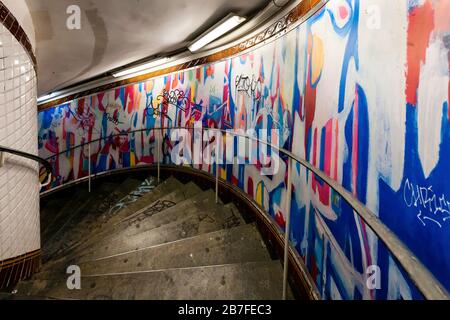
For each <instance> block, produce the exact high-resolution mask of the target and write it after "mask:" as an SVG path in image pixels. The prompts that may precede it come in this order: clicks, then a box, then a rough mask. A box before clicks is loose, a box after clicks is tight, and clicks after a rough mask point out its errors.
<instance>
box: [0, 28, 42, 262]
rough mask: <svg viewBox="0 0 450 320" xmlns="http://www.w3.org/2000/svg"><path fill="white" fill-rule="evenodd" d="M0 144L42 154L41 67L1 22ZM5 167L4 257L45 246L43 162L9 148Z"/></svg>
mask: <svg viewBox="0 0 450 320" xmlns="http://www.w3.org/2000/svg"><path fill="white" fill-rule="evenodd" d="M0 145H1V146H6V147H10V148H14V149H18V150H22V151H25V152H28V153H32V154H36V155H37V107H36V73H35V71H34V68H33V65H32V62H31V60H30V58H29V57H28V55H27V53H26V51H25V50H24V49H23V47H22V46H21V44H20V43H19V42H18V41H17V40H16V38H15V37H14V36H13V35H12V34H11V33H10V32H9V30H7V29H6V28H5V27H4V26H3V25H2V24H0ZM4 156H5V158H6V159H5V165H4V166H3V167H0V260H4V259H8V258H12V257H16V256H18V255H21V254H23V253H26V252H29V251H33V250H36V249H39V248H40V231H39V228H40V226H39V181H38V164H37V163H36V162H34V161H32V160H28V159H25V158H21V157H18V156H14V155H9V154H5V155H4Z"/></svg>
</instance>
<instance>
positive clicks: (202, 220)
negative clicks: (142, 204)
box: [78, 190, 244, 258]
mask: <svg viewBox="0 0 450 320" xmlns="http://www.w3.org/2000/svg"><path fill="white" fill-rule="evenodd" d="M197 198H198V199H197V201H198V203H197V204H198V205H197V204H196V203H194V201H195V200H194V201H192V199H188V200H186V201H183V202H182V203H180V204H178V205H176V206H174V207H172V208H169V209H166V210H164V211H162V212H159V213H157V214H155V215H154V216H151V217H149V218H148V219H145V220H141V221H133V223H132V224H129V225H126V227H125V228H123V229H116V231H115V232H114V233H111V234H110V235H108V236H107V237H103V238H102V239H97V241H95V242H94V243H92V244H91V245H90V246H89V248H88V250H85V252H83V253H79V255H78V256H79V257H80V256H84V257H85V258H87V257H93V255H94V256H96V257H100V256H105V255H111V254H116V253H119V252H122V251H128V250H132V249H138V248H142V247H145V246H150V245H156V244H159V243H165V242H170V241H175V240H178V239H182V238H186V237H189V236H194V235H198V234H203V233H206V232H211V231H217V230H220V229H227V228H232V227H236V226H239V225H241V224H244V221H243V220H242V218H240V217H239V216H235V214H234V213H232V212H228V211H227V210H226V209H225V208H223V207H222V206H220V205H216V204H215V203H214V192H213V191H212V190H207V191H204V192H202V193H201V194H199V195H198V196H197ZM200 199H202V200H200ZM208 200H209V205H206V204H205V203H207V202H208ZM179 206H181V207H179Z"/></svg>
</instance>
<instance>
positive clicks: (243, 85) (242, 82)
mask: <svg viewBox="0 0 450 320" xmlns="http://www.w3.org/2000/svg"><path fill="white" fill-rule="evenodd" d="M234 85H235V87H236V91H237V92H244V93H246V94H247V95H248V96H249V97H252V98H253V99H255V100H259V99H261V92H262V81H261V78H258V79H256V78H255V75H252V76H251V77H249V76H246V75H243V74H239V75H237V76H236V79H235V81H234Z"/></svg>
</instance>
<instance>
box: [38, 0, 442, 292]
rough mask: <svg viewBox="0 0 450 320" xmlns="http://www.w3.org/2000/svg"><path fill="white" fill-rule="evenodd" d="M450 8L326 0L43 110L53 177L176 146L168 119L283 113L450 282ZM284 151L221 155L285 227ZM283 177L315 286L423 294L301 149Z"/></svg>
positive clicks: (129, 161) (286, 128) (407, 1)
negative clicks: (159, 69)
mask: <svg viewBox="0 0 450 320" xmlns="http://www.w3.org/2000/svg"><path fill="white" fill-rule="evenodd" d="M449 16H450V1H448V0H397V1H390V0H376V1H375V0H330V1H329V2H327V4H326V5H325V6H324V7H322V8H320V10H318V11H317V12H316V13H315V14H314V15H313V16H312V17H310V18H309V19H308V20H307V21H305V22H304V23H303V24H301V25H299V26H298V27H297V28H296V29H294V30H292V31H291V32H289V33H287V34H286V35H284V36H282V37H280V38H278V39H277V40H275V41H273V42H271V43H268V44H265V45H264V46H262V47H259V48H257V49H254V50H253V51H251V52H248V53H246V54H242V55H240V56H238V57H234V58H230V59H228V60H225V61H222V62H218V63H215V64H211V65H207V66H203V67H198V68H195V69H192V70H188V71H184V72H179V73H175V74H170V75H166V76H163V77H159V78H154V79H149V80H147V81H144V82H142V83H138V84H134V85H129V86H126V87H121V88H117V89H113V90H111V91H108V92H103V93H99V94H95V95H92V96H88V97H84V98H81V99H77V100H74V101H71V102H70V103H66V104H63V105H59V106H57V107H54V108H51V109H47V110H44V111H42V112H40V113H39V126H40V131H39V152H40V156H42V157H45V158H47V157H51V156H53V157H51V158H50V160H51V162H52V164H53V166H54V168H55V173H56V177H55V178H54V181H53V182H52V185H51V187H55V186H58V185H60V184H63V183H66V182H68V181H71V180H74V179H78V178H80V177H83V176H86V175H87V174H88V171H89V167H88V166H89V164H88V163H89V161H88V160H89V154H90V157H91V159H90V160H91V161H90V162H91V171H92V172H93V173H97V172H102V171H106V170H111V169H115V168H122V167H129V166H137V165H141V164H151V163H154V161H155V157H156V154H157V153H156V148H158V145H157V141H161V142H162V146H159V147H160V148H161V151H162V152H161V154H162V155H161V157H162V158H163V159H164V161H165V162H168V161H170V160H169V157H168V156H167V155H168V153H169V151H170V150H171V149H172V147H173V143H172V141H171V139H170V138H169V137H170V127H174V126H186V127H191V126H193V125H194V123H197V122H201V123H202V124H203V126H205V127H213V128H220V129H233V130H247V129H251V128H254V129H269V130H270V129H277V130H279V132H281V134H280V137H277V138H279V140H280V145H281V146H282V147H283V148H284V149H287V150H289V151H291V152H292V153H294V154H296V155H297V156H299V157H301V158H304V159H306V160H307V161H309V162H310V163H311V164H312V165H314V166H316V167H318V168H320V169H321V170H322V171H324V172H325V173H326V174H327V175H329V176H330V177H331V178H332V179H334V180H336V181H337V182H339V183H340V184H342V186H344V187H345V188H346V189H347V190H348V191H349V192H351V193H352V194H353V195H354V196H355V197H357V198H358V199H359V200H360V201H361V202H363V203H364V204H366V206H367V207H368V208H369V209H371V210H372V211H373V212H374V213H375V214H377V215H378V216H379V217H380V219H381V220H382V221H383V222H384V223H385V224H386V225H387V226H388V227H389V228H390V229H391V230H393V231H394V232H395V233H396V234H397V235H398V236H399V238H400V239H401V240H402V241H404V242H405V244H406V245H407V246H408V247H409V248H410V249H411V250H412V251H413V252H414V253H415V254H416V255H417V256H418V257H419V258H420V259H421V261H422V262H423V263H424V264H425V265H426V266H427V267H428V268H429V269H430V271H431V272H432V273H433V274H434V275H435V276H436V277H437V278H438V279H439V280H440V281H441V283H442V284H443V285H444V286H445V287H446V288H447V289H448V290H450V272H449V270H450V244H449V241H447V234H448V230H449V228H450V226H449V223H450V220H449V221H447V220H448V219H449V216H450V186H449V185H448V184H447V183H446V182H447V180H448V179H449V178H450V175H449V173H447V169H448V168H449V166H448V163H450V162H449V161H450V149H449V148H450V147H449V145H450V108H449V96H450V77H449V65H450V51H449V50H450V20H449V19H448V17H449ZM155 127H167V128H168V129H164V130H162V132H160V131H156V130H152V129H153V128H155ZM136 130H139V131H136ZM269 138H270V137H269ZM90 141H94V142H93V143H91V146H90V153H89V151H88V149H87V148H88V146H87V145H85V144H86V143H88V142H90ZM78 145H83V146H82V147H79V148H74V149H69V147H71V146H78ZM67 149H69V150H68V151H66V150H67ZM60 152H63V153H60ZM281 156H282V155H281ZM282 158H283V156H282ZM283 160H284V161H282V162H281V165H280V168H279V172H278V174H276V175H261V174H260V170H261V168H260V166H258V165H232V164H225V165H223V166H221V167H220V175H221V177H222V178H224V179H227V180H228V181H229V182H231V183H234V184H235V185H237V186H239V187H240V188H242V189H243V190H244V191H245V192H247V193H248V194H249V195H251V196H252V197H253V198H254V199H255V200H256V201H257V202H258V203H259V204H260V205H261V206H263V207H264V208H265V209H266V210H267V212H268V213H269V214H270V215H272V216H273V217H274V219H275V221H277V223H278V224H279V225H280V226H281V227H284V225H285V218H286V215H287V214H288V213H287V212H286V208H285V205H286V204H285V203H284V201H283V199H284V198H285V195H286V181H287V180H286V171H287V166H286V159H284V158H283ZM196 167H197V168H199V169H202V170H206V171H209V172H211V173H213V170H214V166H210V165H203V166H201V165H196ZM292 184H293V185H292V203H291V212H290V214H291V221H292V230H291V234H290V239H291V241H292V243H293V244H294V245H295V247H296V248H297V250H298V252H299V254H300V255H301V256H302V257H303V259H304V261H305V263H306V265H307V267H308V270H309V271H310V273H311V275H312V277H313V279H314V281H315V283H316V285H317V287H318V289H319V291H320V292H321V294H322V297H323V298H325V299H415V298H422V297H421V295H420V293H419V292H418V291H417V289H416V288H415V287H414V285H412V284H411V283H410V281H409V280H408V278H407V276H406V274H405V273H404V271H403V270H402V269H401V267H400V266H399V265H398V264H397V263H396V261H395V259H394V258H393V257H392V256H391V255H390V254H389V252H388V250H387V249H386V247H385V246H384V244H383V243H382V242H381V241H380V239H378V238H377V236H376V235H375V234H374V233H373V231H372V230H370V228H369V227H368V226H366V225H365V223H364V222H363V221H362V220H361V219H360V218H359V217H358V215H357V214H355V213H354V212H353V210H352V208H351V207H350V206H349V205H348V204H347V203H345V201H343V200H342V199H341V198H340V196H339V195H338V194H337V193H336V192H335V191H334V190H332V189H331V188H330V187H328V186H327V185H326V184H325V183H324V182H323V181H321V179H320V178H318V177H315V176H314V175H313V174H311V173H310V172H309V171H307V170H306V169H305V168H304V167H302V166H300V165H299V164H296V165H294V168H293V177H292ZM436 253H439V254H436ZM373 265H376V266H378V267H379V268H380V270H381V277H380V284H379V285H377V286H376V287H370V286H368V285H367V280H368V277H369V275H370V274H368V272H367V270H369V269H370V267H371V266H373Z"/></svg>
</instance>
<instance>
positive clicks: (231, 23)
mask: <svg viewBox="0 0 450 320" xmlns="http://www.w3.org/2000/svg"><path fill="white" fill-rule="evenodd" d="M244 21H245V17H240V16H237V15H235V14H233V13H230V14H229V15H227V16H226V17H225V18H223V19H222V20H221V21H219V22H218V23H217V24H216V25H214V26H213V27H212V28H210V29H209V30H208V31H206V32H205V33H204V34H202V35H201V36H200V37H198V38H197V39H196V40H194V42H192V44H191V45H190V46H189V47H188V49H189V51H191V52H195V51H197V50H199V49H201V48H203V47H204V46H206V45H207V44H208V43H210V42H212V41H214V40H216V39H217V38H219V37H220V36H222V35H224V34H225V33H227V32H228V31H230V30H231V29H233V28H235V27H236V26H238V25H240V24H241V23H242V22H244Z"/></svg>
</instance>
